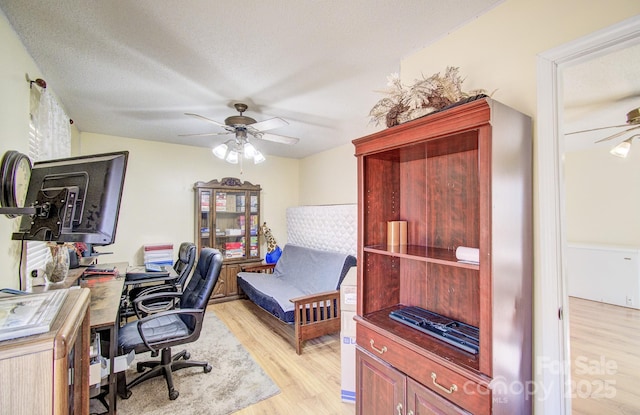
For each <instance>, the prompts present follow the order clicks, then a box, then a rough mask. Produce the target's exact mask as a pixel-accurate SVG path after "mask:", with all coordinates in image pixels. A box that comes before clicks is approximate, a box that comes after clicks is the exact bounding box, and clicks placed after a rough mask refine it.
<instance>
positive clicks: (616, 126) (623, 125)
mask: <svg viewBox="0 0 640 415" xmlns="http://www.w3.org/2000/svg"><path fill="white" fill-rule="evenodd" d="M627 126H629V124H622V125H610V126H608V127H599V128H589V129H588V130H580V131H572V132H570V133H565V135H571V134H580V133H588V132H591V131H599V130H607V129H609V128H619V127H627Z"/></svg>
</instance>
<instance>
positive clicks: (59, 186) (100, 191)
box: [12, 151, 129, 245]
mask: <svg viewBox="0 0 640 415" xmlns="http://www.w3.org/2000/svg"><path fill="white" fill-rule="evenodd" d="M128 157H129V152H128V151H121V152H115V153H106V154H94V155H88V156H80V157H70V158H64V159H57V160H47V161H39V162H35V163H34V164H33V168H32V170H31V178H30V180H29V186H28V189H27V195H26V200H25V204H24V206H25V207H27V206H29V207H35V208H36V209H37V213H35V214H33V215H29V216H23V217H22V221H21V223H20V228H19V232H16V233H14V234H13V237H12V239H14V240H30V241H55V242H85V243H90V244H94V245H109V244H112V243H113V242H114V241H115V236H116V227H117V224H118V213H119V211H120V200H121V198H122V190H123V186H124V178H125V172H126V169H127V160H128Z"/></svg>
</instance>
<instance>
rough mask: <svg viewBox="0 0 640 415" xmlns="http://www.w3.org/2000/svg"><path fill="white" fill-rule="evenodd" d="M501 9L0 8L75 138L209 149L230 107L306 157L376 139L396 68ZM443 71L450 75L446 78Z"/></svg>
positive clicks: (287, 152)
mask: <svg viewBox="0 0 640 415" xmlns="http://www.w3.org/2000/svg"><path fill="white" fill-rule="evenodd" d="M501 1H502V0H447V1H442V0H400V1H395V2H391V1H383V0H342V1H339V0H335V1H331V0H324V1H323V0H300V1H284V0H268V1H264V0H247V1H242V2H231V1H210V0H191V1H183V2H177V1H169V0H136V1H125V0H118V1H115V0H114V1H86V0H58V1H55V2H54V1H42V0H0V8H1V9H2V11H3V12H4V14H5V15H6V16H7V18H8V20H9V22H10V23H11V24H12V26H13V27H14V29H15V31H16V32H17V33H18V35H19V36H20V38H21V39H22V41H23V43H24V45H25V47H26V48H27V50H28V51H29V53H30V54H31V56H32V57H33V58H34V60H35V61H36V63H37V65H38V67H39V68H40V70H41V71H42V76H43V77H44V78H45V80H46V81H47V83H48V85H49V86H50V88H51V89H52V90H53V91H55V93H56V94H57V95H58V96H59V98H60V100H61V101H62V103H63V105H64V107H65V108H66V110H67V113H68V115H69V116H70V117H71V118H72V119H73V120H74V122H75V125H76V126H77V127H78V128H79V129H80V130H81V131H86V132H93V133H102V134H109V135H117V136H123V137H132V138H139V139H145V140H157V141H163V142H173V143H182V144H188V145H194V146H202V147H213V146H214V145H215V144H217V143H219V142H222V141H223V140H224V139H225V138H220V137H219V136H218V137H196V138H193V137H192V138H184V137H179V136H178V135H179V134H191V133H205V132H214V131H216V132H217V131H221V130H220V129H219V128H218V127H216V126H214V125H212V124H208V123H206V122H203V121H201V120H198V119H195V118H191V117H187V116H185V115H184V113H185V112H193V113H197V114H201V115H203V116H205V117H208V118H211V119H214V120H216V121H219V122H223V121H224V119H225V118H226V117H227V116H229V115H234V114H236V112H235V110H234V109H233V104H234V103H235V102H245V103H247V104H248V105H249V110H248V111H247V112H246V115H249V116H251V117H253V118H255V119H256V120H258V121H261V120H264V119H267V118H271V117H281V118H284V119H285V120H287V121H288V122H289V125H287V126H284V127H282V128H279V129H277V130H272V131H270V132H272V133H276V134H282V135H287V136H294V137H299V138H300V142H299V143H298V144H296V145H293V146H287V145H283V144H275V143H269V142H265V141H259V142H258V143H256V146H257V147H258V148H259V149H260V150H262V151H263V152H264V153H265V154H267V155H269V154H271V155H279V156H285V157H296V158H299V157H305V156H308V155H311V154H314V153H317V152H319V151H323V150H326V149H330V148H333V147H336V146H338V145H342V144H345V143H348V142H350V141H351V140H352V139H354V138H357V137H358V136H361V135H363V134H366V133H369V132H372V131H375V130H377V129H380V128H381V127H374V126H372V125H370V124H369V118H368V116H367V114H368V112H369V110H370V109H371V107H372V106H373V104H375V102H376V101H377V100H378V99H380V95H379V94H377V93H376V92H374V91H375V90H380V89H383V88H384V87H385V86H386V77H387V75H388V74H389V73H392V72H398V70H399V63H400V61H401V59H402V58H403V57H405V56H407V55H409V54H411V53H413V52H415V51H417V50H419V49H421V48H423V47H424V46H426V45H427V44H429V43H431V42H433V41H434V40H436V39H438V38H440V37H442V36H445V35H446V34H447V33H448V32H450V31H452V30H453V29H455V28H457V27H460V26H462V25H464V24H465V23H467V22H469V21H470V20H472V19H474V18H475V17H477V16H478V15H480V14H482V13H484V12H486V11H488V10H489V9H490V8H492V7H494V6H495V5H497V4H499V3H501ZM443 70H444V67H443Z"/></svg>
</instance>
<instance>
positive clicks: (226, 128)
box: [184, 112, 233, 131]
mask: <svg viewBox="0 0 640 415" xmlns="http://www.w3.org/2000/svg"><path fill="white" fill-rule="evenodd" d="M184 115H188V116H190V117H195V118H199V119H201V120H204V121H207V122H210V123H211V124H214V125H217V126H218V127H222V128H224V129H225V130H227V131H233V127H229V126H228V125H225V124H222V123H219V122H218V121H214V120H212V119H210V118H207V117H203V116H202V115H198V114H193V113H191V112H185V113H184Z"/></svg>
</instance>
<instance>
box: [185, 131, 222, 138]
mask: <svg viewBox="0 0 640 415" xmlns="http://www.w3.org/2000/svg"><path fill="white" fill-rule="evenodd" d="M227 134H231V132H229V131H227V132H224V133H200V134H178V137H206V136H209V135H227Z"/></svg>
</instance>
